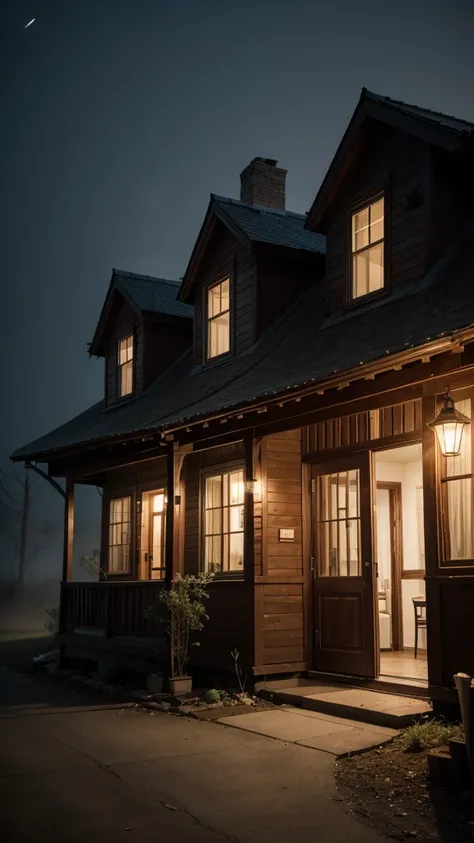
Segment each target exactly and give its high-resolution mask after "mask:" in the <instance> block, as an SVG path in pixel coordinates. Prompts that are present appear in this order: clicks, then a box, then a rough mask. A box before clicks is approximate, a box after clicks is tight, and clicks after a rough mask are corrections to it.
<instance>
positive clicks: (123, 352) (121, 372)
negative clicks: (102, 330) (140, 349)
mask: <svg viewBox="0 0 474 843" xmlns="http://www.w3.org/2000/svg"><path fill="white" fill-rule="evenodd" d="M132 392H133V334H130V336H128V337H124V339H123V340H119V344H118V394H119V398H125V396H126V395H131V394H132Z"/></svg>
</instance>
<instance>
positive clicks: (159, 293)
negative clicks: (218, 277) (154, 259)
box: [112, 269, 194, 318]
mask: <svg viewBox="0 0 474 843" xmlns="http://www.w3.org/2000/svg"><path fill="white" fill-rule="evenodd" d="M112 276H113V278H115V281H116V283H117V286H118V287H119V288H121V289H122V290H123V291H124V292H125V293H126V294H127V295H128V296H129V297H130V299H131V300H132V301H133V302H134V303H135V305H136V306H137V307H138V308H139V310H144V311H149V312H153V313H163V314H164V315H166V316H184V317H188V318H192V316H193V313H194V308H193V307H192V306H191V305H189V304H183V302H180V301H178V299H177V295H178V292H179V288H180V286H181V284H180V282H179V281H169V280H168V279H166V278H154V277H153V276H151V275H138V274H137V273H136V272H124V271H123V270H121V269H113V270H112Z"/></svg>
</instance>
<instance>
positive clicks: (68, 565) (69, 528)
mask: <svg viewBox="0 0 474 843" xmlns="http://www.w3.org/2000/svg"><path fill="white" fill-rule="evenodd" d="M73 555H74V480H73V479H72V477H69V476H68V477H67V478H66V500H65V504H64V545H63V572H62V578H61V579H62V582H70V581H71V579H72V561H73Z"/></svg>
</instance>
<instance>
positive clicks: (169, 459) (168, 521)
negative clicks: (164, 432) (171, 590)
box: [165, 442, 176, 585]
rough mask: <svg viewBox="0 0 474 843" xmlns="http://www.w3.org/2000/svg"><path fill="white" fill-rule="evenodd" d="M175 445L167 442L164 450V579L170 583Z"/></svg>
mask: <svg viewBox="0 0 474 843" xmlns="http://www.w3.org/2000/svg"><path fill="white" fill-rule="evenodd" d="M174 456H175V445H174V442H169V443H168V447H167V450H166V497H167V503H166V517H165V580H166V583H167V585H170V583H171V581H172V579H173V575H174V570H173V568H174V561H173V560H174V544H175V537H174V533H175V505H174V495H175V491H174V490H175V480H176V474H175V470H176V464H175V458H174Z"/></svg>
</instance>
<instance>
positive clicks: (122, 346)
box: [119, 334, 133, 366]
mask: <svg viewBox="0 0 474 843" xmlns="http://www.w3.org/2000/svg"><path fill="white" fill-rule="evenodd" d="M132 359H133V334H131V335H130V336H129V337H125V339H123V340H120V342H119V363H120V365H121V366H122V365H123V364H124V363H127V362H128V361H129V360H132Z"/></svg>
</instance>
